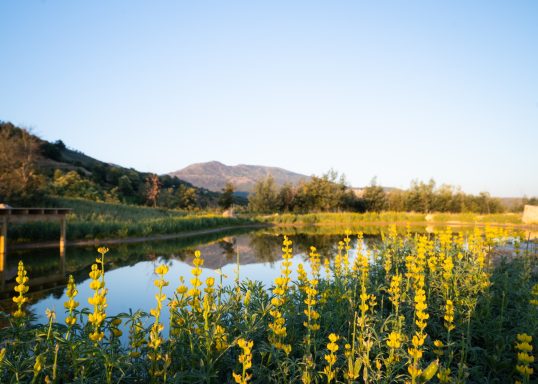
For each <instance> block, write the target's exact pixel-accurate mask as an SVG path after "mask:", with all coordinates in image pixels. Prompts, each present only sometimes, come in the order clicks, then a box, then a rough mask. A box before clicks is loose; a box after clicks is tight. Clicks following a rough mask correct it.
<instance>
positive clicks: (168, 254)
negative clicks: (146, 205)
mask: <svg viewBox="0 0 538 384" xmlns="http://www.w3.org/2000/svg"><path fill="white" fill-rule="evenodd" d="M361 230H362V231H363V232H364V233H365V236H364V241H365V245H366V247H367V248H371V247H373V246H374V245H375V243H376V242H378V241H379V239H380V235H379V234H380V232H381V231H386V230H387V228H386V227H370V228H368V227H363V228H361ZM412 230H413V232H422V233H426V232H427V229H426V228H425V227H415V228H413V229H412ZM470 230H472V229H470ZM399 231H401V232H405V231H407V229H406V228H405V227H402V228H400V229H399ZM343 232H344V229H343V228H334V227H313V228H310V229H309V228H301V229H300V230H298V229H297V228H270V229H262V230H254V231H253V230H245V229H241V230H235V231H227V232H221V233H213V234H208V235H203V236H196V237H189V238H181V239H174V240H160V241H148V242H143V243H124V244H114V245H111V246H110V247H109V248H110V252H109V253H108V254H107V256H106V281H107V288H108V290H109V291H108V292H109V293H108V296H107V299H108V309H107V312H108V313H109V314H117V313H119V312H128V311H129V309H133V310H136V309H142V310H146V311H148V310H149V309H150V308H151V307H152V306H154V293H155V287H154V285H153V280H154V279H155V278H156V276H155V275H154V272H153V271H154V269H155V267H156V266H157V265H159V264H161V263H166V264H167V265H169V267H170V272H169V273H168V275H167V277H166V278H167V280H169V281H170V285H169V286H168V287H166V290H165V293H166V294H167V295H168V296H169V297H170V296H171V295H172V294H173V292H174V289H175V288H176V287H177V286H178V284H179V277H180V276H184V277H185V278H186V280H187V281H188V280H189V277H190V271H191V269H192V260H193V259H194V255H193V254H194V250H195V249H199V250H200V251H201V252H202V257H203V258H204V261H205V262H204V265H203V272H202V276H201V278H203V279H205V278H207V277H209V276H212V277H214V278H215V279H216V281H219V276H218V274H217V272H216V270H217V269H219V270H221V271H222V273H223V274H224V275H225V276H226V277H225V278H224V281H223V283H224V284H225V285H226V284H233V281H234V278H235V273H236V272H235V269H236V263H237V262H239V264H240V265H241V268H240V275H241V278H242V279H244V278H249V279H251V280H259V281H261V282H262V283H264V284H265V285H266V286H270V285H271V284H272V281H273V280H274V279H275V278H276V277H277V276H278V275H279V273H280V263H281V254H282V251H281V244H282V234H287V235H288V236H290V238H291V239H292V240H293V251H294V258H293V260H292V261H293V263H294V268H293V269H294V270H295V266H296V265H297V264H298V263H299V262H304V261H305V260H306V259H307V254H308V251H309V248H310V246H311V245H314V246H316V248H317V249H318V252H319V253H320V255H321V257H322V260H323V259H325V258H329V259H330V258H332V257H333V256H334V255H335V254H336V252H337V246H338V242H339V241H340V240H342V237H343V235H342V234H343ZM354 232H356V231H354ZM351 245H352V249H354V248H355V247H356V240H355V239H352V243H351ZM96 256H97V252H96V247H94V246H89V247H68V248H67V250H66V256H65V257H64V258H62V257H60V256H59V255H58V251H57V250H55V249H32V250H18V251H13V252H11V253H10V255H9V257H8V260H7V265H6V268H5V271H4V278H5V281H4V282H3V285H2V287H1V288H2V289H1V290H0V310H2V311H6V312H7V311H11V310H13V303H12V301H11V300H10V296H12V295H13V291H12V289H13V286H14V277H15V275H16V271H17V263H18V261H19V260H23V261H24V263H25V266H26V268H27V269H28V274H29V277H30V284H31V288H30V297H31V303H32V305H31V306H30V307H29V310H30V311H32V312H33V313H34V314H35V315H36V316H37V318H38V320H39V321H44V313H45V310H46V309H47V308H50V309H55V310H56V312H57V318H58V321H63V319H64V309H63V302H64V301H65V300H66V297H65V285H66V282H67V275H69V274H72V275H73V276H74V277H75V281H76V283H77V286H78V290H79V296H78V298H77V301H79V302H80V303H81V307H84V306H86V307H88V304H87V298H88V297H90V296H91V294H92V291H91V290H90V289H89V282H90V281H89V278H88V272H89V270H90V266H91V264H93V263H94V262H95V258H96ZM352 256H353V254H352ZM305 269H307V270H308V265H305ZM292 277H294V276H292Z"/></svg>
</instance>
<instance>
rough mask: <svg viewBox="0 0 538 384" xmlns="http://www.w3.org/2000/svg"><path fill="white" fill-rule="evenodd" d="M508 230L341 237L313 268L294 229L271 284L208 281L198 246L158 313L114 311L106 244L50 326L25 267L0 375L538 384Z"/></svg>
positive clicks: (0, 356)
mask: <svg viewBox="0 0 538 384" xmlns="http://www.w3.org/2000/svg"><path fill="white" fill-rule="evenodd" d="M507 236H508V233H507V232H506V231H505V230H503V229H497V230H486V231H484V232H482V231H480V230H477V231H474V232H473V233H472V234H469V235H468V236H463V235H460V234H457V235H455V234H452V233H451V232H444V233H440V234H439V235H437V236H435V237H432V236H413V235H405V236H400V235H398V234H397V233H396V231H395V230H393V229H391V230H390V232H389V233H386V234H385V236H384V237H383V239H384V240H383V242H382V243H381V244H378V245H377V246H376V247H375V248H371V249H367V248H366V247H365V246H364V244H363V242H362V238H361V237H360V235H359V237H358V239H357V241H358V252H357V254H356V256H353V257H351V255H350V253H349V251H350V248H348V247H347V246H346V245H347V244H350V241H351V240H350V239H349V237H347V236H346V237H345V238H344V239H343V241H342V242H341V244H340V245H339V248H338V250H337V253H336V254H334V255H333V257H332V258H331V259H324V258H321V257H320V256H319V254H318V253H317V252H316V250H315V249H312V250H311V252H310V256H309V259H308V263H309V266H310V268H308V269H306V268H305V269H306V270H305V269H303V266H302V265H295V264H293V263H292V260H293V254H294V251H293V249H292V247H293V244H292V242H291V241H288V240H287V239H285V242H284V244H283V247H282V251H283V263H282V268H281V276H280V277H278V278H276V279H275V282H274V285H273V286H272V287H263V286H262V285H261V284H260V283H257V282H251V281H242V282H240V281H237V283H236V284H235V285H234V286H231V287H223V286H222V283H219V281H218V278H217V280H215V279H214V278H213V277H210V278H208V279H207V280H206V281H205V282H204V281H201V280H200V279H199V276H200V272H201V267H202V266H203V259H202V257H201V255H200V254H196V253H195V259H194V261H193V264H194V265H195V268H193V269H192V276H184V277H183V278H182V279H181V280H180V285H179V287H178V288H177V290H176V291H175V293H174V294H173V295H172V296H171V297H166V296H165V295H164V294H163V293H162V287H163V286H166V285H168V284H177V282H178V277H177V276H170V275H169V274H168V267H167V266H166V265H161V266H158V267H157V268H156V269H155V275H154V279H155V284H154V287H153V291H154V292H153V293H156V295H155V299H156V306H155V308H153V309H152V310H151V311H150V313H149V314H148V313H144V312H140V311H138V312H134V313H121V314H110V313H107V305H106V304H107V290H106V289H103V287H104V286H105V282H106V280H107V278H106V275H107V272H105V269H104V268H105V265H106V263H105V261H106V259H107V255H105V253H106V250H103V249H102V250H101V252H102V253H103V254H102V255H101V256H99V257H98V258H97V260H96V262H97V264H94V266H92V272H90V277H91V279H92V284H91V286H90V287H92V290H93V291H92V294H93V296H92V295H91V294H90V296H89V297H79V296H78V291H77V289H76V287H75V285H74V282H73V280H71V283H70V284H69V286H68V288H67V296H68V299H66V305H65V308H66V309H65V311H66V313H68V317H67V318H66V324H60V323H57V322H56V321H55V319H54V316H53V313H52V312H50V316H49V322H48V324H40V325H32V324H31V323H30V322H29V318H28V314H27V313H26V311H25V304H24V301H25V300H24V299H25V297H26V293H27V292H26V291H27V290H26V285H25V284H26V283H27V280H26V279H27V277H26V275H25V271H24V266H23V265H20V267H19V279H20V281H19V285H18V288H17V293H15V292H14V296H15V297H16V300H14V301H15V302H17V303H19V304H20V306H19V308H18V310H17V311H14V312H13V314H4V316H3V319H2V316H0V320H2V321H3V324H5V325H6V326H4V327H3V328H0V340H3V343H2V344H1V345H0V381H1V382H6V383H7V382H22V383H30V382H31V383H34V382H43V381H48V382H85V383H120V382H125V383H139V382H152V383H165V382H169V383H177V382H181V383H202V382H203V383H211V382H215V383H217V382H218V383H226V382H227V383H229V382H237V383H243V384H247V383H283V382H286V383H344V382H349V383H352V382H363V381H367V382H369V383H379V384H381V383H425V382H432V383H449V382H466V383H509V382H514V380H518V381H520V382H522V383H530V382H535V381H534V380H535V378H536V377H535V375H534V368H535V366H536V364H535V363H534V358H533V355H535V351H536V348H535V347H534V346H535V344H536V343H535V340H536V337H537V336H538V322H537V319H538V317H537V310H538V309H537V308H538V307H537V306H536V305H537V304H538V284H537V283H538V276H537V275H536V267H537V266H538V265H537V259H536V257H535V255H534V256H533V255H531V254H529V253H526V252H525V251H523V250H520V246H519V244H518V243H515V244H514V253H513V254H512V255H510V257H507V258H501V259H496V260H495V261H494V260H493V259H491V258H490V255H491V254H492V252H494V250H495V246H496V245H497V244H502V239H506V238H507ZM292 269H297V271H298V276H299V277H298V280H296V281H290V279H289V277H290V274H291V270H292ZM29 278H30V279H31V278H32V276H29ZM133 283H136V282H133ZM150 294H151V293H150ZM86 303H89V304H90V306H88V305H87V304H86ZM88 307H89V308H88ZM62 310H63V309H62ZM164 311H170V321H169V322H167V324H163V323H162V316H161V315H162V313H163V312H164ZM2 321H0V324H2ZM165 326H166V331H164V329H165ZM122 333H125V335H124V337H125V338H126V342H125V343H121V342H120V337H122ZM46 378H48V380H47V379H46Z"/></svg>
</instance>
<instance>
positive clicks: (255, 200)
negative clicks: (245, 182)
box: [248, 175, 278, 212]
mask: <svg viewBox="0 0 538 384" xmlns="http://www.w3.org/2000/svg"><path fill="white" fill-rule="evenodd" d="M248 204H249V207H250V209H251V210H252V211H255V212H274V211H276V210H277V207H278V200H277V191H276V187H275V180H274V179H273V176H271V175H268V176H267V177H266V178H265V179H263V180H260V181H258V182H257V183H256V184H255V185H254V190H253V192H252V194H251V195H250V196H249V198H248Z"/></svg>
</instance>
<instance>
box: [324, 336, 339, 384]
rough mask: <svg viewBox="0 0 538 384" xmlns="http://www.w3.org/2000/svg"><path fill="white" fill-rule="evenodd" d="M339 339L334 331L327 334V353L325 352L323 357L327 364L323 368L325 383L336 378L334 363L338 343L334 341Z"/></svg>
mask: <svg viewBox="0 0 538 384" xmlns="http://www.w3.org/2000/svg"><path fill="white" fill-rule="evenodd" d="M339 339H340V337H339V336H338V335H336V334H335V333H331V334H330V335H329V343H328V344H327V350H328V351H329V353H327V354H325V355H324V356H323V358H324V359H325V361H326V362H327V365H326V366H325V367H324V368H323V373H324V374H325V376H327V383H330V382H331V381H332V380H333V379H335V378H336V371H335V369H334V365H335V364H336V354H335V353H336V351H338V344H336V342H337V341H338V340H339Z"/></svg>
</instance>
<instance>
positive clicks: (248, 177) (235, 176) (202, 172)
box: [170, 161, 310, 193]
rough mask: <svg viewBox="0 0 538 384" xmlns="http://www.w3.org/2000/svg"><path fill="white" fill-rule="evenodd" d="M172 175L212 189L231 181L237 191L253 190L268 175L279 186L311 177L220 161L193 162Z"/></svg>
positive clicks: (218, 189) (222, 186) (259, 166)
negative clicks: (227, 163)
mask: <svg viewBox="0 0 538 384" xmlns="http://www.w3.org/2000/svg"><path fill="white" fill-rule="evenodd" d="M170 175H171V176H176V177H178V178H180V179H181V180H185V181H187V182H189V183H191V184H192V185H195V186H197V187H201V188H206V189H209V190H210V191H221V190H222V188H224V186H225V185H226V183H227V182H230V183H232V184H233V185H234V187H235V189H236V191H237V192H246V193H248V192H252V190H253V188H254V185H255V184H256V182H258V181H259V180H262V179H264V178H266V177H267V176H268V175H271V176H273V179H274V180H275V184H276V185H277V186H279V187H280V186H282V185H283V184H285V183H291V184H296V183H298V182H300V181H302V180H304V181H307V180H309V179H310V177H309V176H306V175H301V174H300V173H295V172H291V171H288V170H286V169H282V168H277V167H266V166H262V165H246V164H239V165H233V166H231V165H226V164H222V163H220V162H218V161H210V162H207V163H196V164H191V165H189V166H187V167H185V168H183V169H181V170H179V171H175V172H172V173H170Z"/></svg>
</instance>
